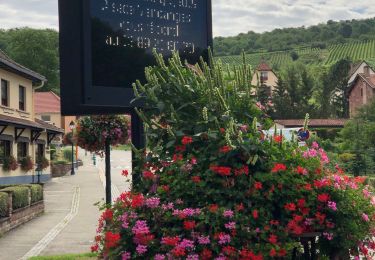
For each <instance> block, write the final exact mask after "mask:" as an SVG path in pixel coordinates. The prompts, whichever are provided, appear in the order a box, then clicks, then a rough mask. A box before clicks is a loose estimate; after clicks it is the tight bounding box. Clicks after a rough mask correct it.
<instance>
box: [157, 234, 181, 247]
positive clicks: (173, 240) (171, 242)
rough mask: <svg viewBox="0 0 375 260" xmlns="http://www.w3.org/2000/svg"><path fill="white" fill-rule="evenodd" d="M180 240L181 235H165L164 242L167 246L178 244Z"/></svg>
mask: <svg viewBox="0 0 375 260" xmlns="http://www.w3.org/2000/svg"><path fill="white" fill-rule="evenodd" d="M178 241H180V238H179V237H177V236H176V237H163V238H162V242H161V243H162V244H164V245H167V246H177V243H178Z"/></svg>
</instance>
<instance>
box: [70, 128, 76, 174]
mask: <svg viewBox="0 0 375 260" xmlns="http://www.w3.org/2000/svg"><path fill="white" fill-rule="evenodd" d="M75 127H76V125H75V123H74V121H72V122H70V124H69V128H70V130H72V138H71V140H70V141H71V142H72V171H71V172H70V175H74V174H75V172H74V145H73V134H74V128H75Z"/></svg>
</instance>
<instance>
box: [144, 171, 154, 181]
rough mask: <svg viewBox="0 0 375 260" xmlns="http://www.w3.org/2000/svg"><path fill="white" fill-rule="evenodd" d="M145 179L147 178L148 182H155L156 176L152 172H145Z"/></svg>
mask: <svg viewBox="0 0 375 260" xmlns="http://www.w3.org/2000/svg"><path fill="white" fill-rule="evenodd" d="M143 178H145V179H146V180H153V179H154V174H153V173H152V172H150V171H144V172H143Z"/></svg>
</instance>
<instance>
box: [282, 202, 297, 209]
mask: <svg viewBox="0 0 375 260" xmlns="http://www.w3.org/2000/svg"><path fill="white" fill-rule="evenodd" d="M284 208H285V209H286V210H289V211H295V210H296V204H294V203H287V204H285V205H284Z"/></svg>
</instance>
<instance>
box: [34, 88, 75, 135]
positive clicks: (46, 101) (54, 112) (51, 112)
mask: <svg viewBox="0 0 375 260" xmlns="http://www.w3.org/2000/svg"><path fill="white" fill-rule="evenodd" d="M34 109H35V117H36V118H38V119H40V120H43V121H44V122H47V123H49V124H52V125H54V126H56V127H58V128H62V129H64V130H65V133H68V132H69V131H70V129H69V123H70V122H71V121H74V120H75V119H76V117H74V116H67V117H65V116H61V101H60V97H59V96H58V95H57V94H55V93H54V92H52V91H49V92H35V94H34Z"/></svg>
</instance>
